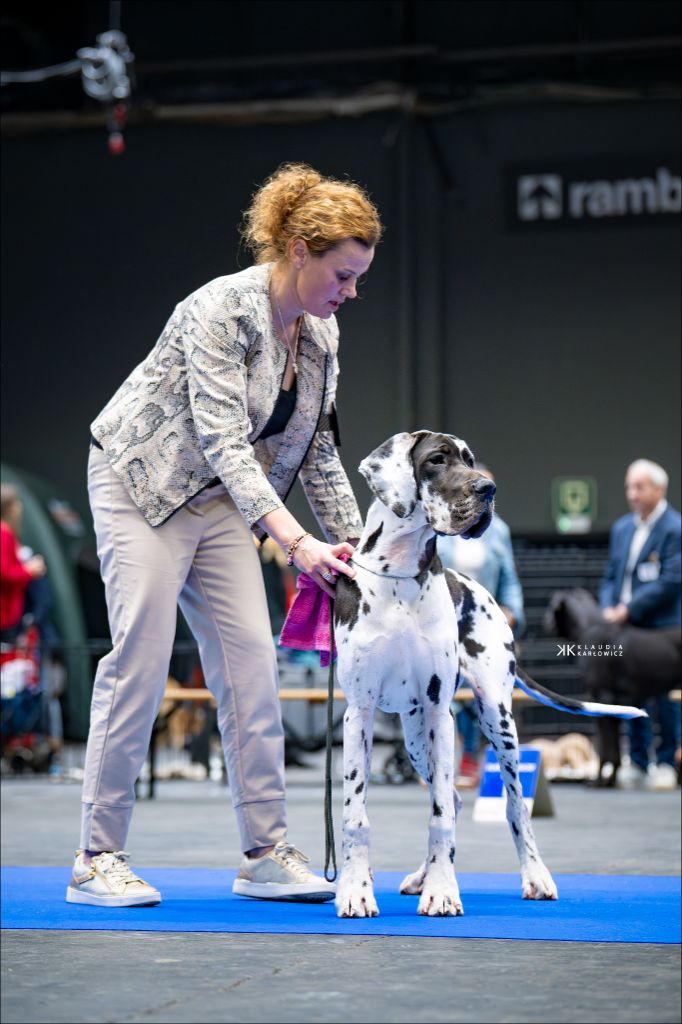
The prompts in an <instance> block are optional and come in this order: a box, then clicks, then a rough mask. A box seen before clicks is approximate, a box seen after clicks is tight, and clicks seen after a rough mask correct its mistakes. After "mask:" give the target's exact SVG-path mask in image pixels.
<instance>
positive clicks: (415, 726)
mask: <svg viewBox="0 0 682 1024" xmlns="http://www.w3.org/2000/svg"><path fill="white" fill-rule="evenodd" d="M400 718H401V721H402V724H403V732H404V733H405V748H406V750H407V753H408V755H409V758H410V761H411V763H412V767H413V768H414V770H415V771H416V773H417V775H419V776H420V777H421V778H422V779H423V780H424V782H425V783H426V784H427V785H428V784H429V767H428V760H427V756H426V732H425V729H424V710H423V708H422V707H417V708H415V709H413V711H406V712H405V713H404V714H402V715H401V716H400ZM453 796H454V801H455V821H456V820H457V815H458V814H459V812H460V810H461V809H462V798H461V796H460V795H459V793H458V792H457V790H456V789H454V787H453ZM453 836H454V832H453ZM453 847H454V838H453ZM425 876H426V861H424V862H423V864H421V865H420V866H419V867H418V868H417V870H416V871H413V872H411V873H410V874H409V875H405V877H404V878H403V880H402V882H401V883H400V893H401V895H402V896H419V895H421V892H422V889H423V887H424V878H425Z"/></svg>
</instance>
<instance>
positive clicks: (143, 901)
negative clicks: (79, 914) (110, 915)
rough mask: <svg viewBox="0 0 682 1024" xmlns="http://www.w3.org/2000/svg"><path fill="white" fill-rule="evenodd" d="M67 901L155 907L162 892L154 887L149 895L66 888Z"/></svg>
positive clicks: (111, 905)
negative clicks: (114, 894)
mask: <svg viewBox="0 0 682 1024" xmlns="http://www.w3.org/2000/svg"><path fill="white" fill-rule="evenodd" d="M66 902H67V903H85V904H87V905H88V906H90V907H155V906H157V905H158V904H159V903H161V893H160V892H157V891H156V889H153V890H152V892H151V894H150V895H149V896H145V895H140V896H97V895H96V894H95V893H92V892H84V891H83V890H82V889H74V888H73V887H72V886H69V887H68V889H67V890H66Z"/></svg>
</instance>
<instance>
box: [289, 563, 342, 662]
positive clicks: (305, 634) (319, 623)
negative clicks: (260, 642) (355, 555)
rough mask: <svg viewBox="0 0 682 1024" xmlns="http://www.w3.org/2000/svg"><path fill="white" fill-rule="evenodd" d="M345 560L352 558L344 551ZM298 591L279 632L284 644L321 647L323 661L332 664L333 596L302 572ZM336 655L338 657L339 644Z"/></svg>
mask: <svg viewBox="0 0 682 1024" xmlns="http://www.w3.org/2000/svg"><path fill="white" fill-rule="evenodd" d="M341 561H342V562H346V561H348V556H347V555H341ZM296 590H297V591H298V593H297V594H296V596H295V598H294V600H293V603H292V605H291V608H290V609H289V611H288V613H287V617H286V619H285V621H284V625H283V626H282V632H281V633H280V635H279V646H280V647H292V648H294V650H297V651H319V652H320V665H322V666H326V665H328V664H329V649H330V646H331V635H330V629H329V612H330V602H329V597H328V595H327V594H325V592H324V590H322V589H321V587H319V586H318V585H317V583H316V582H315V580H314V579H313V578H312V577H311V576H308V574H307V573H305V572H302V573H301V574H300V575H299V577H298V579H297V580H296ZM333 656H334V657H336V646H334V651H333Z"/></svg>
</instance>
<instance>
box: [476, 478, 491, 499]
mask: <svg viewBox="0 0 682 1024" xmlns="http://www.w3.org/2000/svg"><path fill="white" fill-rule="evenodd" d="M474 490H475V491H476V494H478V495H479V497H481V498H485V500H486V501H492V498H493V495H494V494H495V491H496V490H497V487H496V486H495V484H494V483H493V482H492V480H489V479H488V477H487V476H480V477H479V478H478V480H477V481H476V483H475V484H474Z"/></svg>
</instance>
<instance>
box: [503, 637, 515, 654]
mask: <svg viewBox="0 0 682 1024" xmlns="http://www.w3.org/2000/svg"><path fill="white" fill-rule="evenodd" d="M504 646H505V647H506V648H507V650H508V651H511V652H512V654H513V653H514V641H513V640H512V641H510V642H509V643H507V644H505V645H504Z"/></svg>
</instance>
